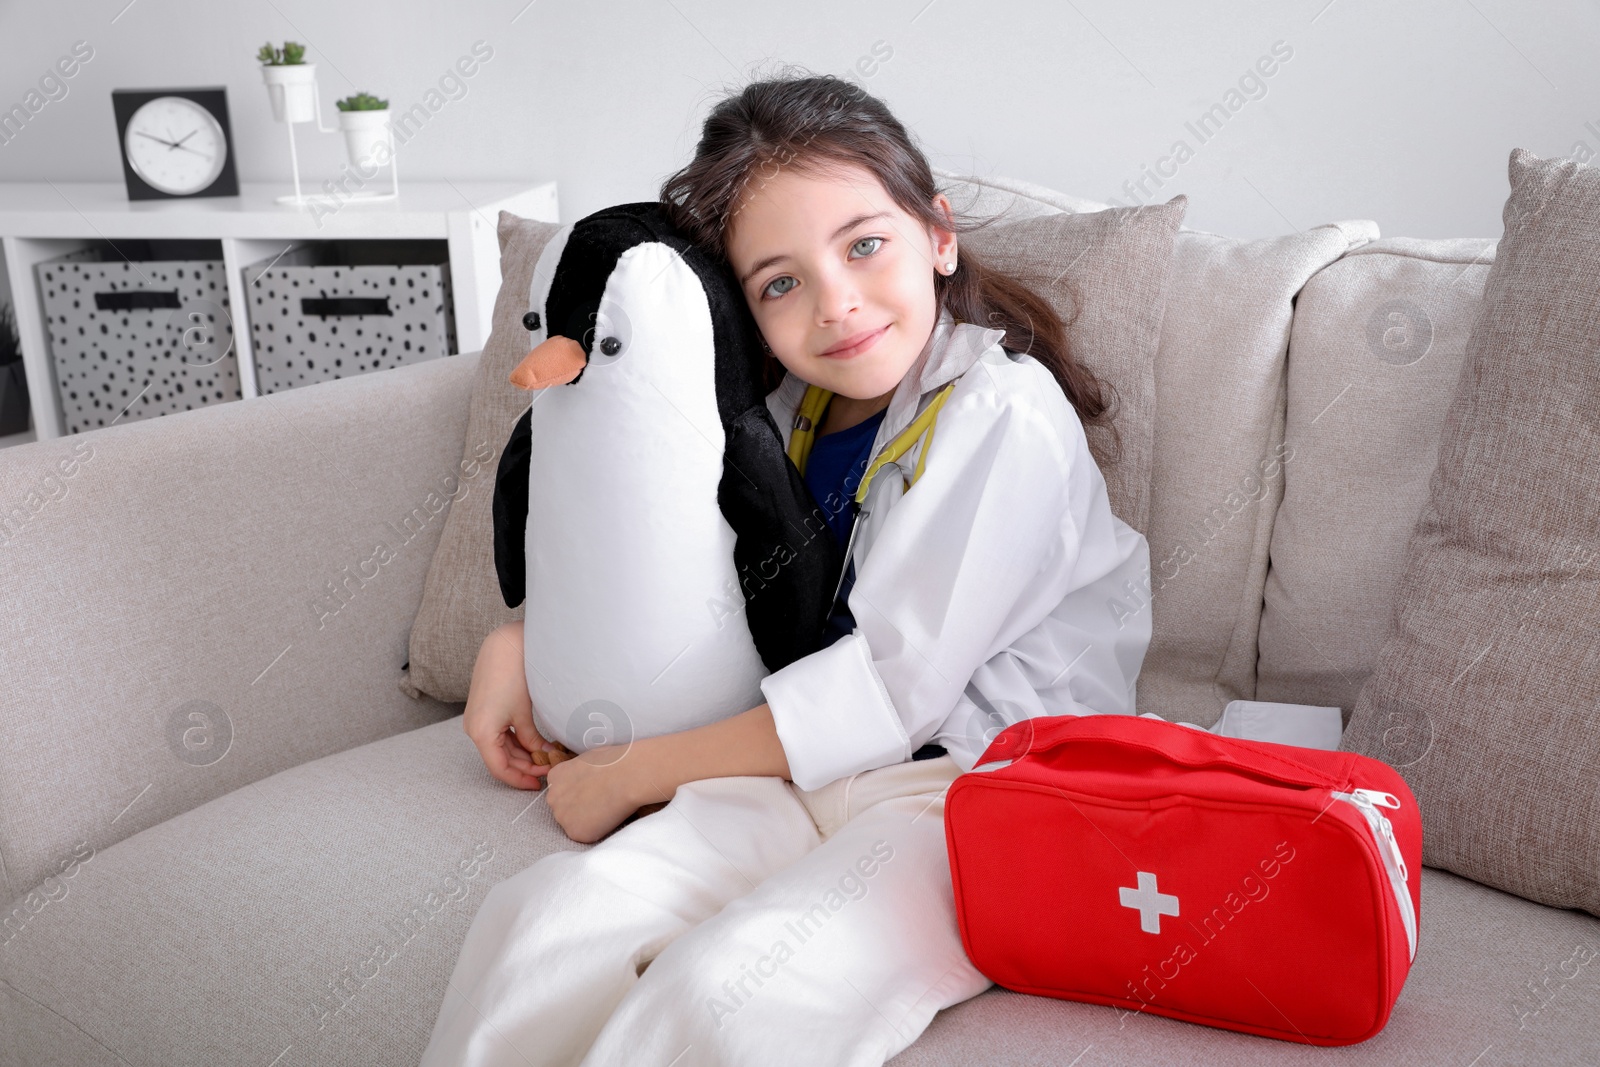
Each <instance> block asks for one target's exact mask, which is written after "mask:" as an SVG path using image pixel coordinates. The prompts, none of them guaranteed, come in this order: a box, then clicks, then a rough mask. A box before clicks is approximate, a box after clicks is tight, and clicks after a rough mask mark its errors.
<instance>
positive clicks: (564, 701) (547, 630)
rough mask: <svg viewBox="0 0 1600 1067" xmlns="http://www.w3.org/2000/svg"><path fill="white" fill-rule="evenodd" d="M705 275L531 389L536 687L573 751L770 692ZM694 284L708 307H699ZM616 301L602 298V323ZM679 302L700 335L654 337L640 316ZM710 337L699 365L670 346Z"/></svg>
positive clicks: (723, 710) (532, 673)
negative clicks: (690, 310) (733, 485)
mask: <svg viewBox="0 0 1600 1067" xmlns="http://www.w3.org/2000/svg"><path fill="white" fill-rule="evenodd" d="M651 247H656V248H659V247H660V246H641V247H640V248H638V249H633V250H630V252H629V253H627V254H626V255H625V257H624V260H623V261H622V263H621V264H620V265H619V268H618V270H617V272H615V273H614V274H613V275H612V280H611V283H610V284H609V285H608V286H607V294H608V296H609V295H610V294H612V293H613V292H615V291H617V289H618V286H619V283H620V282H623V281H625V280H626V278H625V276H624V272H625V271H627V270H628V269H629V268H630V267H632V268H635V269H637V268H639V267H640V266H649V265H651V264H640V263H638V262H634V263H629V262H628V260H627V256H632V255H633V253H634V252H641V251H645V250H648V249H649V248H651ZM679 268H680V269H682V270H685V271H686V270H687V268H682V265H681V263H680V264H679ZM653 269H654V270H655V271H656V272H657V273H656V277H655V278H654V279H653V281H652V282H651V284H650V285H648V286H644V287H642V292H643V294H644V298H645V300H646V301H649V300H650V299H651V298H656V299H659V300H668V299H673V295H672V293H671V290H672V288H673V287H671V286H667V285H664V284H663V279H662V277H661V275H660V273H659V272H660V271H661V269H662V266H661V264H660V263H654V264H653ZM665 269H666V270H667V272H668V273H670V272H671V270H672V267H671V266H670V265H668V266H667V267H666V268H665ZM619 276H623V277H619ZM691 280H692V277H691ZM691 288H692V292H688V291H686V292H683V293H680V294H679V295H677V296H676V299H677V300H679V301H680V304H679V306H678V307H676V308H673V307H664V308H655V309H652V308H651V307H649V306H644V307H639V306H637V300H638V297H637V296H635V297H634V298H633V299H634V301H635V302H634V303H630V305H629V307H628V317H629V319H630V320H631V322H632V326H633V333H632V336H631V337H630V338H628V339H627V341H628V345H629V346H630V347H625V348H624V350H623V352H622V353H621V355H620V356H619V357H618V358H617V359H616V360H615V361H614V362H611V363H606V362H605V361H604V359H603V358H602V356H601V352H600V347H599V339H600V338H601V337H603V336H604V335H605V334H604V331H603V329H597V330H596V334H595V337H596V343H595V349H594V358H592V360H591V363H590V365H589V366H588V367H587V368H586V369H585V371H584V373H583V376H582V378H581V379H580V380H579V381H578V382H577V383H576V384H574V385H561V386H553V387H550V388H548V389H546V390H543V391H542V393H541V394H540V395H539V396H538V397H537V398H536V399H535V402H534V406H533V417H532V419H531V420H530V422H531V427H530V429H531V440H530V448H531V455H532V462H531V464H530V472H529V484H528V525H527V533H526V540H525V547H526V553H527V556H526V558H527V577H528V589H527V607H526V617H525V619H526V621H525V623H524V635H525V645H524V652H525V659H526V666H527V674H528V690H529V694H530V695H531V697H532V699H533V715H534V724H535V725H536V726H537V727H538V729H539V731H540V732H541V733H542V734H544V736H546V737H548V738H551V739H552V740H557V741H560V742H561V743H562V744H564V745H566V746H567V747H568V748H569V749H571V750H572V751H574V752H582V751H585V750H587V749H589V748H593V747H595V746H597V745H603V744H623V743H626V742H628V741H629V740H631V739H633V738H635V737H653V736H657V735H659V734H666V733H676V732H678V731H680V730H686V729H690V728H692V727H696V726H702V725H705V724H707V723H710V722H715V721H717V720H720V719H723V718H726V717H728V716H729V715H733V714H737V713H739V712H742V711H745V710H748V709H749V708H752V707H755V706H757V705H759V704H760V703H761V702H762V699H763V698H762V695H761V690H760V684H759V683H760V681H761V679H762V678H763V677H765V675H766V673H767V672H766V668H765V666H764V664H763V663H762V661H761V658H760V655H759V654H758V652H757V651H756V647H755V644H754V642H753V641H752V639H751V637H750V630H749V626H748V623H747V622H746V619H745V613H744V598H743V595H742V594H741V593H740V591H739V587H738V581H737V574H736V570H735V567H734V560H733V549H734V540H735V538H734V532H733V530H732V528H731V527H730V526H729V525H728V523H727V521H726V520H725V519H724V518H723V515H722V512H721V509H720V508H719V507H718V506H717V486H718V483H719V482H720V481H721V479H722V472H723V433H722V425H721V421H720V419H719V418H718V415H717V407H716V394H715V384H714V382H713V380H712V378H711V373H712V369H713V368H712V361H711V359H710V357H709V354H710V352H711V351H712V347H711V346H712V343H713V342H712V337H711V323H710V315H709V312H708V311H707V310H706V309H705V297H704V292H703V290H702V289H701V287H700V286H699V284H698V283H697V282H696V283H695V284H693V285H692V287H691ZM696 296H698V301H699V307H698V308H697V309H695V311H696V313H695V314H685V313H684V311H683V309H682V304H683V302H692V301H693V300H694V298H695V297H696ZM607 310H608V309H607V306H606V304H605V302H602V307H601V320H602V322H604V320H605V319H606V317H607ZM611 310H612V313H613V314H614V313H615V312H614V308H613V309H611ZM665 313H670V314H671V315H672V317H673V319H674V320H676V321H677V322H680V323H682V325H681V326H679V327H677V329H678V330H679V331H687V334H688V335H687V336H683V335H680V336H674V337H672V344H671V345H670V346H664V347H663V351H659V352H656V351H649V350H647V348H646V345H645V343H644V342H643V341H642V340H641V336H642V335H643V336H654V337H661V336H663V334H662V333H661V332H660V331H659V330H657V329H652V330H650V331H649V332H648V333H646V331H644V330H643V329H641V325H642V323H641V320H645V319H650V318H653V317H654V316H655V315H656V314H665ZM701 335H703V336H701ZM668 347H670V351H667V350H666V348H668ZM696 351H698V353H699V355H698V357H697V362H699V363H701V364H703V365H702V366H700V367H699V368H693V367H671V366H670V365H669V364H668V362H667V361H668V360H669V359H670V358H671V357H672V356H673V355H674V354H675V353H689V352H696ZM647 361H649V362H647ZM697 370H698V373H697V372H696V371H697ZM645 371H648V372H649V373H643V372H645ZM697 379H699V380H697Z"/></svg>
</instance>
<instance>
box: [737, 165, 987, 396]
mask: <svg viewBox="0 0 1600 1067" xmlns="http://www.w3.org/2000/svg"><path fill="white" fill-rule="evenodd" d="M934 203H935V204H937V205H938V206H939V208H940V209H941V210H942V211H944V212H945V213H946V216H947V217H948V213H949V211H950V202H949V200H948V199H946V198H945V196H944V195H943V194H942V193H941V194H939V195H938V196H936V197H934ZM733 211H734V213H733V216H732V219H731V220H730V223H729V226H728V232H727V242H726V243H727V249H728V262H729V263H730V264H731V265H732V266H733V271H734V276H735V277H736V278H738V279H739V283H740V285H741V287H742V288H743V290H744V295H745V300H746V301H748V303H749V305H750V311H751V313H752V314H753V315H754V316H755V320H756V325H757V326H759V327H760V328H761V334H762V336H763V337H764V338H765V339H766V342H767V344H768V345H770V346H771V348H772V354H773V355H775V356H777V357H778V360H779V361H780V362H781V363H782V364H783V365H784V366H785V367H786V368H788V370H789V371H790V372H791V373H793V374H794V375H795V376H796V377H798V378H800V379H802V380H803V381H806V382H809V383H810V384H812V385H817V386H820V387H821V388H823V389H827V390H829V391H830V392H833V393H837V394H839V395H840V396H848V397H853V398H855V399H857V400H868V399H879V400H882V401H883V402H884V403H887V401H888V398H889V396H890V395H891V394H892V393H893V392H894V389H895V387H896V386H897V385H898V384H899V383H900V379H901V378H903V377H905V374H906V371H907V370H908V369H909V368H910V367H911V364H912V363H914V362H915V361H916V359H917V356H918V355H920V354H921V352H922V349H923V346H924V345H925V344H927V341H928V337H929V335H930V334H931V333H932V332H933V327H934V323H935V322H936V321H937V318H938V309H937V305H936V304H935V301H934V292H933V275H934V270H935V264H938V265H939V269H940V271H941V273H942V269H943V265H944V264H945V263H949V262H954V261H955V252H956V239H955V234H954V233H952V232H950V231H946V230H939V229H935V228H933V227H929V226H926V225H924V224H923V223H922V222H921V221H919V220H917V219H914V218H912V217H911V216H910V215H908V214H906V213H905V212H904V211H902V210H901V209H900V207H899V206H898V205H896V204H895V202H894V200H893V199H891V198H890V196H889V194H888V192H887V191H886V190H885V189H884V188H883V185H882V183H880V182H879V181H878V179H877V177H876V176H875V175H873V174H872V172H871V171H868V170H866V169H865V168H863V167H858V166H854V165H843V164H836V165H834V166H833V167H831V168H830V169H829V171H828V172H827V173H826V174H824V175H821V176H818V175H810V174H802V173H801V172H799V171H797V170H794V169H783V170H780V171H779V172H778V173H777V174H776V175H773V176H772V177H770V178H769V177H766V176H764V175H759V174H757V175H752V180H751V182H750V188H749V190H748V191H747V192H746V193H745V194H744V195H743V197H742V198H740V200H739V202H738V203H737V204H736V205H735V207H734V209H733Z"/></svg>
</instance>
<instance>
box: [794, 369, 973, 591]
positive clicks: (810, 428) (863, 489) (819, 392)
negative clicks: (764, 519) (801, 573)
mask: <svg viewBox="0 0 1600 1067" xmlns="http://www.w3.org/2000/svg"><path fill="white" fill-rule="evenodd" d="M955 387H956V383H955V382H950V383H949V384H948V385H946V386H945V387H944V388H943V389H940V390H939V392H938V394H937V395H935V396H934V398H933V401H932V402H931V403H929V404H928V406H927V407H926V408H924V409H923V410H922V413H921V414H919V415H918V416H917V417H916V418H915V419H912V420H911V424H910V425H909V426H907V427H906V428H905V429H903V430H901V431H900V433H899V434H897V435H896V436H895V439H894V440H893V441H890V442H889V443H888V444H887V445H885V446H884V448H883V451H881V452H879V453H878V455H877V458H876V459H874V460H873V461H872V462H871V463H869V464H868V465H867V472H866V474H865V475H864V476H863V477H862V479H861V484H860V485H859V486H857V487H856V492H855V495H854V496H853V497H851V498H850V509H851V516H850V536H849V537H848V538H847V539H846V540H845V545H844V566H843V567H841V568H840V570H839V580H838V581H837V582H834V583H833V600H832V601H830V603H837V602H838V599H839V590H840V589H841V588H843V586H844V576H845V575H846V574H847V573H848V572H849V570H850V553H851V550H853V549H854V548H855V544H856V530H857V529H859V527H860V520H861V517H862V516H864V515H868V514H870V512H869V511H868V510H867V509H866V508H865V507H863V506H862V504H863V503H864V502H865V501H866V499H867V488H868V486H870V485H871V484H872V477H873V475H875V474H877V473H878V471H879V470H880V469H882V468H883V466H884V465H885V464H888V463H893V462H894V461H895V460H897V459H899V458H900V457H901V456H903V455H905V454H906V453H907V452H909V451H910V450H911V448H912V446H914V445H916V444H917V442H919V441H920V442H922V451H921V452H919V453H917V466H916V469H915V470H913V471H912V472H911V479H910V480H909V481H907V482H906V483H905V487H906V489H908V490H909V489H910V488H911V487H912V486H913V485H916V484H917V479H918V478H920V477H922V467H923V464H924V463H925V462H926V461H927V459H928V449H929V447H931V446H932V444H933V427H934V423H935V422H936V421H937V420H938V418H939V409H940V408H941V407H943V406H944V402H945V398H946V397H948V396H949V395H950V391H951V390H952V389H954V388H955ZM832 399H833V393H832V392H830V391H829V390H827V389H823V388H821V387H819V386H815V385H810V384H808V385H807V386H806V395H805V396H803V397H802V398H801V399H800V406H799V408H798V409H796V411H795V415H794V426H793V428H792V429H791V431H790V433H789V459H790V460H792V461H793V462H794V465H795V468H796V469H797V470H799V472H800V474H801V476H802V477H804V476H805V473H806V460H807V459H808V458H810V456H811V446H812V445H813V444H815V443H816V439H817V434H816V429H817V427H818V426H820V425H821V424H822V415H823V412H825V411H826V410H827V409H828V401H830V400H832Z"/></svg>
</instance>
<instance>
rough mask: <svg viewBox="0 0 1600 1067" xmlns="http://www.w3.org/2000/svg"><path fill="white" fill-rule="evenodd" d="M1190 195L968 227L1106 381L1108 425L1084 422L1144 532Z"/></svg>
mask: <svg viewBox="0 0 1600 1067" xmlns="http://www.w3.org/2000/svg"><path fill="white" fill-rule="evenodd" d="M1188 203H1189V202H1188V198H1187V197H1184V196H1176V197H1173V198H1172V200H1170V201H1169V202H1167V203H1165V204H1149V205H1146V206H1144V207H1137V208H1131V207H1129V208H1110V209H1107V210H1105V211H1094V212H1082V213H1077V214H1073V213H1067V212H1057V213H1056V214H1053V215H1040V216H1037V217H1035V218H1029V219H1020V220H1002V221H1000V222H995V223H991V224H989V225H986V226H983V227H982V228H980V229H977V230H974V231H972V232H969V233H966V234H963V235H962V237H961V241H962V244H963V246H964V247H966V248H968V249H975V250H976V251H977V252H978V254H979V255H980V256H982V257H983V259H984V261H985V262H988V263H992V264H993V265H994V266H995V267H997V268H999V269H1000V270H1003V271H1005V272H1007V273H1009V274H1012V275H1014V276H1016V277H1017V278H1019V279H1020V280H1022V281H1023V282H1025V283H1027V284H1028V285H1029V286H1031V287H1032V288H1033V289H1034V291H1035V292H1037V293H1038V294H1039V295H1040V296H1041V297H1043V298H1044V299H1045V300H1047V301H1049V303H1050V305H1051V307H1052V308H1053V309H1054V310H1055V312H1056V314H1058V315H1059V316H1061V320H1062V321H1063V322H1064V323H1066V326H1067V330H1066V332H1067V342H1068V347H1069V351H1070V353H1071V355H1072V358H1073V359H1074V360H1075V361H1076V362H1078V363H1080V364H1081V365H1082V366H1083V367H1085V368H1086V369H1087V370H1089V371H1090V372H1091V373H1093V374H1094V375H1095V377H1096V378H1098V379H1099V380H1100V381H1101V383H1103V384H1104V385H1105V386H1107V387H1108V390H1109V391H1108V393H1107V396H1106V398H1105V399H1106V403H1107V405H1108V411H1107V415H1108V417H1109V419H1110V425H1107V423H1105V422H1093V423H1090V424H1088V425H1086V426H1085V427H1084V429H1085V433H1086V436H1087V437H1088V440H1089V448H1090V451H1091V452H1092V454H1093V455H1094V458H1095V463H1096V464H1097V465H1098V466H1099V468H1100V471H1101V474H1102V475H1104V477H1105V481H1106V490H1107V493H1108V495H1109V496H1110V498H1111V510H1112V512H1114V513H1115V514H1116V516H1117V517H1118V518H1120V519H1122V520H1123V521H1124V522H1126V523H1127V524H1128V525H1129V526H1132V527H1133V528H1134V529H1135V530H1138V531H1139V532H1141V533H1143V532H1144V531H1145V529H1146V528H1147V527H1148V525H1149V515H1150V461H1151V442H1152V439H1153V437H1154V432H1155V402H1156V398H1155V385H1156V376H1155V359H1156V348H1157V346H1158V345H1159V344H1160V343H1161V317H1162V313H1163V311H1164V310H1165V308H1166V304H1167V288H1168V279H1169V277H1170V274H1171V267H1172V244H1173V239H1174V238H1175V237H1176V236H1177V232H1178V227H1179V226H1181V225H1182V224H1183V216H1184V212H1185V211H1186V210H1187V209H1188ZM1113 430H1114V431H1115V443H1114V442H1113V433H1112V431H1113Z"/></svg>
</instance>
